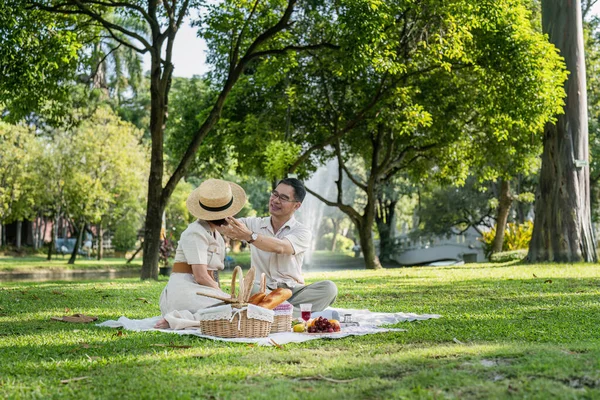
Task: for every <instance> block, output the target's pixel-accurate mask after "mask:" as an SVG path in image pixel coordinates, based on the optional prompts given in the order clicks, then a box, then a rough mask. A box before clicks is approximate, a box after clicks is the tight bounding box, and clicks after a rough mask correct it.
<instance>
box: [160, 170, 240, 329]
mask: <svg viewBox="0 0 600 400" xmlns="http://www.w3.org/2000/svg"><path fill="white" fill-rule="evenodd" d="M244 204H246V193H245V192H244V189H242V188H241V187H240V186H239V185H237V184H235V183H233V182H228V181H224V180H221V179H208V180H206V181H204V182H202V184H201V185H200V186H199V187H198V188H197V189H196V190H194V191H193V192H192V193H191V194H190V195H189V197H188V199H187V202H186V205H187V208H188V210H189V211H190V213H191V214H192V215H193V216H195V217H196V218H198V219H197V220H196V221H194V222H192V223H191V224H189V225H188V227H187V229H186V230H185V231H183V233H182V234H181V238H180V239H179V243H178V245H177V251H176V253H175V263H174V264H173V270H172V273H171V276H170V278H169V282H168V283H167V286H166V287H165V288H164V290H163V292H162V294H161V296H160V310H161V313H162V315H163V317H166V318H163V319H162V320H160V321H159V322H158V323H157V324H156V326H155V327H156V328H166V327H168V326H169V323H168V320H169V318H168V316H169V314H172V313H173V312H182V311H183V312H186V311H187V312H189V313H191V314H193V313H195V312H196V311H198V310H200V309H203V308H207V307H210V306H212V305H214V304H216V303H219V302H220V301H219V300H216V299H213V298H210V297H206V296H201V295H198V294H197V293H198V292H205V293H212V294H216V295H221V296H223V295H225V296H227V295H226V294H225V293H223V292H222V291H221V290H220V288H219V284H218V278H217V276H218V271H220V270H222V269H223V268H224V260H225V241H224V240H223V237H222V236H221V234H220V233H219V232H218V231H217V229H216V228H217V227H219V226H221V225H222V224H224V223H225V218H226V217H231V216H233V215H235V214H237V213H238V212H239V211H240V210H241V209H242V208H243V207H244Z"/></svg>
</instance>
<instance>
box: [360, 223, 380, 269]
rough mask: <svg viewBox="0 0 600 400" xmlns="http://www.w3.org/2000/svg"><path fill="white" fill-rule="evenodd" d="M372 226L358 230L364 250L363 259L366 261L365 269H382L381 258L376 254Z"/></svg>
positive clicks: (361, 246)
mask: <svg viewBox="0 0 600 400" xmlns="http://www.w3.org/2000/svg"><path fill="white" fill-rule="evenodd" d="M372 222H373V221H371V224H369V225H366V226H362V227H360V228H359V229H358V237H359V239H360V248H361V249H362V253H363V257H364V259H365V267H366V268H367V269H380V268H382V266H381V263H380V262H379V258H378V257H377V255H376V254H375V244H374V243H373V231H372V229H371V227H372V226H373V223H372Z"/></svg>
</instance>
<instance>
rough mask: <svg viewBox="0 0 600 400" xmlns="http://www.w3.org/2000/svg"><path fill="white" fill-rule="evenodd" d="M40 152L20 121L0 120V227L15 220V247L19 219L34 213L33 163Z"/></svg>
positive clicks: (30, 132)
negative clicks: (17, 123) (15, 123)
mask: <svg viewBox="0 0 600 400" xmlns="http://www.w3.org/2000/svg"><path fill="white" fill-rule="evenodd" d="M40 154H41V148H40V147H39V146H38V145H37V143H36V141H35V134H34V132H33V131H32V130H31V129H29V128H27V127H25V126H22V125H11V124H8V123H5V122H1V121H0V228H1V226H2V225H5V224H7V223H11V222H17V243H16V244H17V248H19V247H21V222H22V221H23V220H24V219H26V218H29V217H32V216H33V215H34V214H35V210H34V196H33V195H32V193H33V192H34V191H35V190H36V184H39V183H40V182H36V181H34V179H33V176H34V168H35V166H34V164H35V161H36V158H37V157H38V156H39V155H40Z"/></svg>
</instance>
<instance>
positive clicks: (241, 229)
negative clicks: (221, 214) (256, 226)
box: [217, 217, 252, 241]
mask: <svg viewBox="0 0 600 400" xmlns="http://www.w3.org/2000/svg"><path fill="white" fill-rule="evenodd" d="M225 220H226V221H227V225H222V226H220V227H218V228H217V230H218V231H219V233H220V234H221V235H225V236H227V237H230V238H231V239H235V240H245V241H248V240H250V239H251V235H252V231H251V230H250V229H248V227H247V226H246V225H244V224H243V223H241V222H240V221H238V220H237V219H235V218H233V217H227V218H225Z"/></svg>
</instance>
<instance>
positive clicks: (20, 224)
mask: <svg viewBox="0 0 600 400" xmlns="http://www.w3.org/2000/svg"><path fill="white" fill-rule="evenodd" d="M22 231H23V222H22V221H17V238H16V239H17V242H16V243H15V244H16V246H17V250H21V235H22V233H23V232H22Z"/></svg>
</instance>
